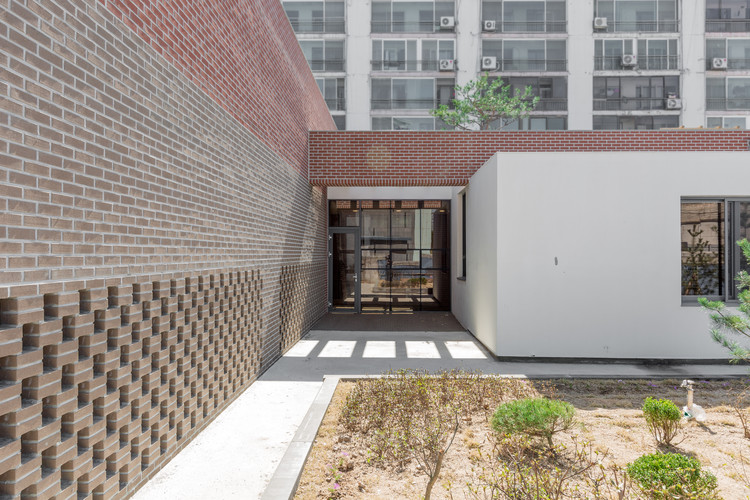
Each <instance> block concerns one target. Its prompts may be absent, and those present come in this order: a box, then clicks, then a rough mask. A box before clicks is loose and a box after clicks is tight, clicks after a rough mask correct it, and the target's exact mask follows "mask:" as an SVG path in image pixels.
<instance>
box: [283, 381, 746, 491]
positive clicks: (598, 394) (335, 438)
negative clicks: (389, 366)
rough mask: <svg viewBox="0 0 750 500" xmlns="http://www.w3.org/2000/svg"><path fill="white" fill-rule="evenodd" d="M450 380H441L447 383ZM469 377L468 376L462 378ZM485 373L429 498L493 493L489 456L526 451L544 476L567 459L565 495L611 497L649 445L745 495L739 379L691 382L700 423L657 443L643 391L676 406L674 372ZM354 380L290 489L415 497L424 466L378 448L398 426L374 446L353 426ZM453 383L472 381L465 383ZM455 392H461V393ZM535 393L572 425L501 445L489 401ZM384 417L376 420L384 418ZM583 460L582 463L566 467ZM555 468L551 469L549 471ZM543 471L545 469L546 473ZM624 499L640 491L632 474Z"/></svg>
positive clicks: (341, 390) (521, 457)
mask: <svg viewBox="0 0 750 500" xmlns="http://www.w3.org/2000/svg"><path fill="white" fill-rule="evenodd" d="M469 376H470V377H477V376H476V375H472V374H469ZM422 377H423V376H422ZM417 378H419V380H422V382H415V383H417V384H421V383H423V381H424V380H426V378H424V377H423V378H420V377H417ZM455 380H457V379H453V381H449V382H448V383H449V384H455V383H457V382H456V381H455ZM476 380H477V378H474V379H473V381H472V382H470V383H469V387H472V386H471V384H472V383H475V382H476ZM493 380H494V381H493V382H492V383H491V384H490V385H486V384H485V385H486V387H484V388H483V389H481V391H480V392H482V394H479V395H478V396H476V398H477V401H474V403H475V404H474V410H472V411H462V412H461V413H460V418H459V419H458V420H457V424H456V425H457V428H458V431H457V432H456V434H455V438H454V439H453V441H452V444H451V445H450V447H449V448H448V449H447V451H446V452H445V456H444V459H443V461H442V467H441V469H440V472H439V475H438V476H437V480H436V482H435V483H434V487H433V489H432V498H433V499H448V498H451V499H463V498H492V497H491V496H490V495H489V494H488V491H489V489H488V483H492V482H493V481H494V483H495V484H497V483H498V477H497V475H498V472H497V471H498V466H497V464H498V463H500V461H498V457H500V458H501V460H504V462H503V463H505V464H508V463H510V464H515V465H511V469H512V468H513V467H516V466H518V464H519V463H520V462H523V461H525V460H526V459H527V458H529V457H530V456H531V455H534V456H535V457H536V459H535V460H532V462H533V463H534V464H535V465H533V467H532V468H530V469H528V470H527V471H526V473H525V476H529V475H530V474H531V475H534V474H536V475H540V474H541V476H540V477H542V476H543V478H542V480H543V481H551V483H550V484H552V483H554V480H557V479H560V478H557V479H555V478H556V477H557V476H555V474H558V475H559V471H560V470H561V471H565V470H566V468H569V469H570V471H571V472H572V474H571V478H570V479H569V480H561V481H560V482H561V487H563V489H564V490H565V491H566V494H565V495H563V496H559V497H557V498H596V495H599V498H617V494H618V493H617V491H618V489H621V488H620V486H621V484H622V476H623V474H624V471H623V468H624V467H626V466H627V464H629V463H631V462H633V461H634V460H635V459H636V458H638V457H640V456H642V455H645V454H649V453H655V452H676V453H680V454H684V455H688V456H692V457H695V458H697V459H698V460H699V461H700V463H701V464H702V467H703V469H704V470H708V471H710V472H711V473H713V474H714V475H715V476H716V478H717V479H718V486H719V489H718V494H719V496H721V497H723V498H726V499H739V498H747V497H748V495H750V489H748V487H747V485H748V476H750V465H747V464H746V460H744V459H743V458H742V457H743V456H744V457H746V458H750V448H749V447H748V446H749V445H750V440H749V439H747V438H745V437H744V429H743V426H742V423H741V421H740V418H739V416H738V414H737V412H736V411H735V406H737V405H738V402H737V398H738V396H739V395H740V394H741V393H743V391H744V390H745V388H746V387H747V381H746V380H723V381H722V380H720V381H697V382H696V385H695V402H696V403H698V404H700V405H701V406H702V407H703V409H704V410H705V411H706V414H707V420H706V421H705V422H703V423H700V422H696V421H695V420H689V421H687V422H685V423H684V425H683V426H682V430H681V431H680V434H679V435H678V436H677V438H676V439H675V441H674V442H673V445H672V446H671V447H666V446H663V445H658V444H657V443H656V441H655V439H654V437H653V436H652V434H651V433H650V432H649V430H648V428H647V425H646V422H645V419H644V418H643V411H642V410H641V407H642V405H643V401H644V400H645V399H646V398H647V397H649V396H651V397H655V398H664V399H670V400H672V401H674V402H675V403H677V405H678V406H679V407H680V408H682V406H683V405H684V404H685V398H686V391H685V389H682V388H680V382H681V380H655V381H649V380H576V379H574V380H568V379H565V380H548V381H529V380H518V379H493ZM358 383H371V382H367V381H360V382H342V383H340V384H339V386H338V388H337V390H336V393H335V394H334V396H333V399H332V401H331V404H330V406H329V408H328V411H327V413H326V416H325V418H324V420H323V423H322V425H321V427H320V430H319V432H318V435H317V438H316V440H315V443H314V445H313V449H312V450H311V453H310V456H309V458H308V460H307V463H306V465H305V469H304V471H303V474H302V478H301V481H300V485H299V488H298V489H297V493H296V496H295V498H297V499H320V498H372V499H376V498H377V499H381V498H382V499H395V498H415V499H416V498H422V497H423V496H424V494H425V487H426V485H427V483H428V473H429V469H430V467H429V465H428V466H427V467H426V466H425V465H424V461H421V462H422V465H420V460H417V459H415V458H414V456H413V454H412V455H410V454H409V452H408V451H404V450H400V451H399V450H398V449H396V451H395V452H394V451H393V450H391V451H390V452H383V449H384V446H386V445H387V443H390V445H393V443H394V439H395V440H397V439H398V436H397V434H393V435H391V436H390V437H387V438H382V437H381V438H380V441H378V443H380V444H378V445H377V446H375V447H373V436H375V435H376V434H375V433H377V432H381V433H382V431H381V430H378V429H376V428H371V429H369V430H368V431H367V432H364V433H363V432H362V430H361V429H359V430H357V425H358V424H357V422H352V419H354V420H356V419H358V418H359V419H361V417H358V416H357V415H354V414H353V413H352V410H351V406H347V404H346V400H347V396H349V395H350V393H352V391H355V390H358V389H357V384H358ZM492 384H496V385H492ZM461 390H464V391H465V390H472V389H466V387H464V388H463V389H461ZM459 392H460V391H459ZM360 394H361V393H360ZM461 394H462V397H463V398H466V396H465V394H464V393H461ZM539 396H542V397H548V398H553V399H560V400H562V401H566V402H568V403H570V404H572V405H573V406H574V407H575V410H576V414H575V415H576V416H575V423H574V425H573V427H572V428H570V429H568V430H566V431H563V432H560V433H558V434H555V436H554V439H553V440H554V443H555V445H556V450H555V452H554V453H553V452H551V451H549V450H547V451H544V446H543V445H542V444H541V443H540V442H537V441H532V445H533V446H532V448H533V449H534V450H536V451H534V452H533V453H531V454H530V452H529V451H528V450H526V451H524V450H521V449H520V448H519V445H518V442H517V441H513V442H510V444H509V442H508V441H502V443H501V445H498V444H497V443H498V440H499V439H502V438H499V437H498V434H497V433H496V432H494V431H493V430H492V428H491V425H490V420H491V418H492V414H493V412H494V410H495V408H496V407H497V405H498V404H500V403H503V402H507V401H510V400H515V399H519V398H524V397H539ZM472 398H474V396H472ZM407 399H412V398H407ZM412 402H413V401H412ZM739 406H740V407H745V404H744V403H743V402H742V401H740V403H739ZM406 411H412V412H413V411H415V409H414V408H411V409H407V410H406ZM342 412H344V413H345V415H348V419H349V420H348V421H347V417H344V418H342ZM352 415H354V416H352ZM347 422H348V423H347ZM389 425H391V424H390V423H386V424H384V426H385V427H388V426H389ZM425 425H429V423H428V424H425ZM388 432H391V431H388ZM448 434H450V429H449V432H448ZM394 436H395V437H394ZM376 441H377V440H376ZM383 443H386V445H384V444H383ZM396 448H398V446H396ZM499 450H500V451H499ZM402 452H403V453H402ZM399 453H400V454H399ZM514 461H515V462H514ZM540 464H541V466H542V467H546V468H547V472H545V471H540V470H539V469H538V468H539V466H540ZM584 465H585V466H586V467H588V468H587V470H586V471H584V472H579V473H577V474H575V473H576V471H580V470H581V469H582V468H583V466H584ZM524 466H525V465H524ZM556 468H557V469H558V472H556V473H555V472H552V473H549V471H554V469H556ZM548 473H549V474H551V475H550V476H549V477H548V475H547V474H548ZM503 474H505V476H503V477H504V479H503V478H501V480H500V482H503V481H505V482H507V481H508V476H507V474H508V470H507V469H504V472H502V471H501V472H500V475H503ZM514 477H515V476H514ZM493 478H494V479H493ZM513 480H517V478H515V479H513ZM562 483H564V485H563V484H562ZM500 498H502V497H500ZM529 498H533V497H529ZM625 498H640V493H639V490H638V488H636V487H635V485H634V484H632V481H631V487H630V488H628V489H627V491H626V492H625Z"/></svg>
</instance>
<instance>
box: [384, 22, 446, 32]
mask: <svg viewBox="0 0 750 500" xmlns="http://www.w3.org/2000/svg"><path fill="white" fill-rule="evenodd" d="M370 29H371V31H372V33H434V32H436V31H445V32H448V33H453V28H450V29H441V28H440V22H439V21H372V23H371V24H370Z"/></svg>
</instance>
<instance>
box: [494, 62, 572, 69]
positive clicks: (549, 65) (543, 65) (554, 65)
mask: <svg viewBox="0 0 750 500" xmlns="http://www.w3.org/2000/svg"><path fill="white" fill-rule="evenodd" d="M500 67H501V68H502V71H565V70H566V69H567V68H568V62H567V61H566V60H564V59H562V60H556V59H503V60H502V61H500ZM498 71H500V70H498Z"/></svg>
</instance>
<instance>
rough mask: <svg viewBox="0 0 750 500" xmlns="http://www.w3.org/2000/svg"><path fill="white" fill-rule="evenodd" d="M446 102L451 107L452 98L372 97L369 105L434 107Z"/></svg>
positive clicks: (393, 107)
mask: <svg viewBox="0 0 750 500" xmlns="http://www.w3.org/2000/svg"><path fill="white" fill-rule="evenodd" d="M442 104H446V105H447V106H448V107H450V108H453V102H452V100H448V99H446V100H439V99H372V100H371V101H370V107H371V108H372V109H374V110H375V109H436V108H437V107H438V106H440V105H442Z"/></svg>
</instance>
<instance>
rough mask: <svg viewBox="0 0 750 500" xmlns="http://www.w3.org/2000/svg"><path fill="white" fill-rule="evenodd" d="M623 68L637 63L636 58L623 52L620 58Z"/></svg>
mask: <svg viewBox="0 0 750 500" xmlns="http://www.w3.org/2000/svg"><path fill="white" fill-rule="evenodd" d="M620 64H622V67H623V68H626V67H627V68H630V67H633V66H635V65H637V64H638V58H637V57H635V55H633V54H625V55H623V56H622V58H621V59H620Z"/></svg>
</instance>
